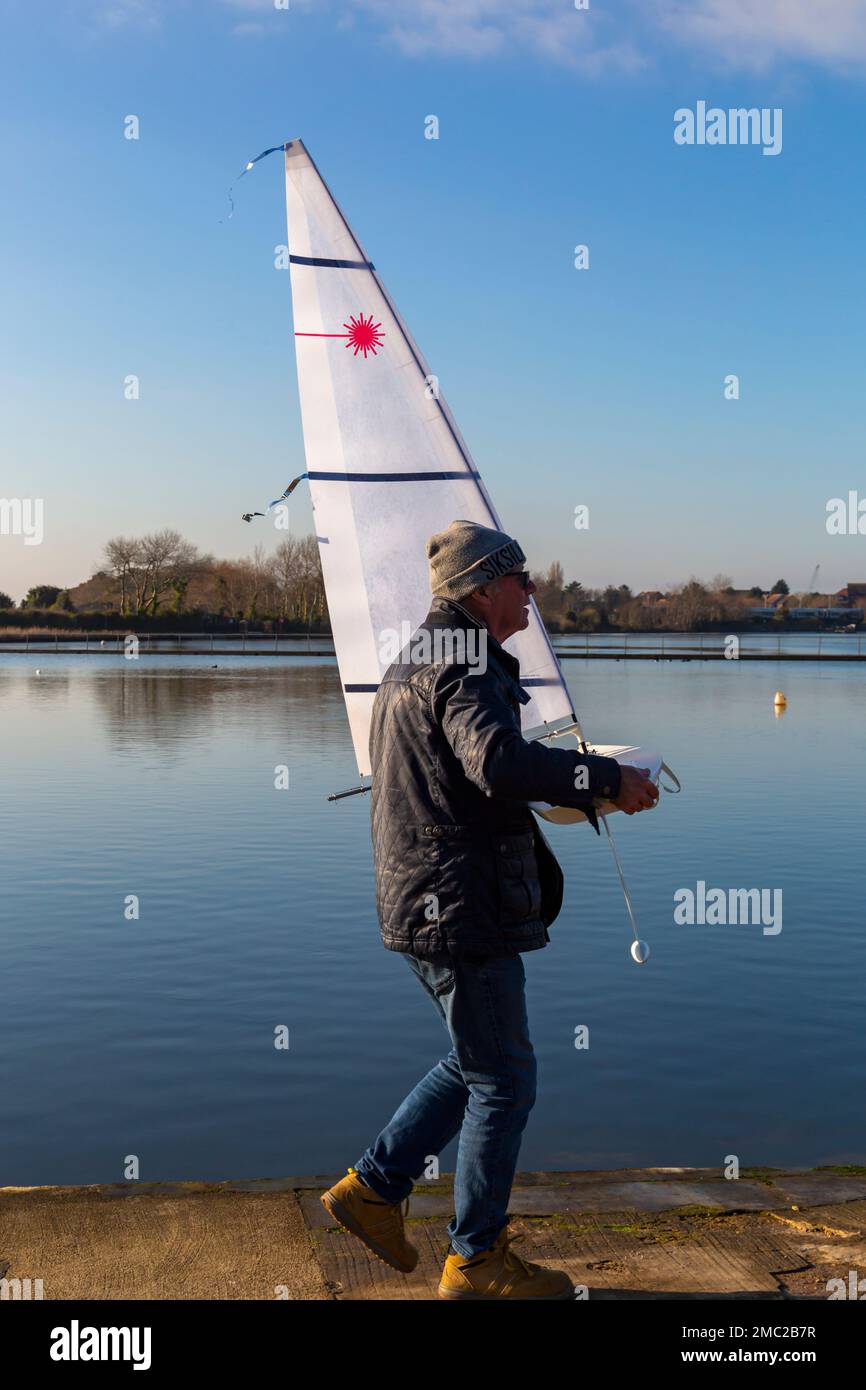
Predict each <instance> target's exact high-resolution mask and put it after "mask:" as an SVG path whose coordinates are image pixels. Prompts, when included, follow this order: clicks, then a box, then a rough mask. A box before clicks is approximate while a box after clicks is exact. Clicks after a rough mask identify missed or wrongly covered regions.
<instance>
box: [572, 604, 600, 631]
mask: <svg viewBox="0 0 866 1390" xmlns="http://www.w3.org/2000/svg"><path fill="white" fill-rule="evenodd" d="M577 626H578V628H579V630H580V631H581V632H594V631H595V629H596V628H597V627H600V626H601V614H600V613H599V611H598V609H597V608H593V607H592V606H588V607H586V608H582V609H581V611H580V612H579V613H578V615H577Z"/></svg>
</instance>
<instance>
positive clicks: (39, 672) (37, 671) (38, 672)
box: [36, 666, 42, 676]
mask: <svg viewBox="0 0 866 1390" xmlns="http://www.w3.org/2000/svg"><path fill="white" fill-rule="evenodd" d="M36 674H37V676H41V675H42V672H41V671H40V669H39V667H38V666H37V667H36Z"/></svg>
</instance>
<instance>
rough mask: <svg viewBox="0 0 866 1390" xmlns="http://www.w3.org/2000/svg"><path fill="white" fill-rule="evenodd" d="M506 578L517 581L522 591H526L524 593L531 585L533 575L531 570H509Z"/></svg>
mask: <svg viewBox="0 0 866 1390" xmlns="http://www.w3.org/2000/svg"><path fill="white" fill-rule="evenodd" d="M506 577H507V578H509V579H516V580H517V581H518V582H519V584H520V587H521V589H523V590H524V592H525V591H526V589H527V587H528V585H529V581H530V579H531V578H532V576H531V574H530V573H529V570H509V571H508V575H507V576H506Z"/></svg>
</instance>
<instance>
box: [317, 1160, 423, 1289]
mask: <svg viewBox="0 0 866 1390" xmlns="http://www.w3.org/2000/svg"><path fill="white" fill-rule="evenodd" d="M348 1173H349V1176H348V1177H346V1178H341V1180H340V1181H339V1182H338V1183H335V1184H334V1186H333V1187H329V1188H328V1191H327V1192H323V1193H322V1196H321V1198H320V1201H321V1203H322V1206H323V1207H324V1208H325V1211H326V1212H327V1213H328V1214H329V1216H332V1217H333V1218H334V1220H335V1221H339V1223H340V1225H341V1226H344V1227H345V1228H346V1230H347V1231H351V1233H352V1235H353V1236H357V1237H358V1239H359V1240H362V1241H363V1242H364V1244H365V1245H366V1246H367V1248H368V1249H369V1250H372V1252H373V1254H374V1255H376V1256H378V1258H379V1259H380V1260H382V1261H384V1263H385V1264H386V1265H390V1266H391V1268H392V1269H399V1270H401V1271H402V1273H403V1274H409V1273H411V1271H412V1270H413V1269H414V1268H415V1266H416V1264H417V1263H418V1251H417V1250H416V1249H415V1247H414V1245H410V1244H409V1242H408V1240H407V1239H406V1236H405V1234H404V1231H403V1217H404V1215H405V1214H406V1213H407V1212H408V1210H409V1198H408V1197H407V1198H406V1203H405V1211H401V1210H400V1205H401V1204H400V1203H399V1202H386V1201H385V1199H384V1197H379V1196H378V1195H377V1194H376V1193H375V1192H374V1191H373V1189H372V1188H371V1187H367V1185H366V1184H365V1183H363V1182H362V1181H361V1179H360V1178H359V1177H358V1174H357V1173H356V1172H355V1169H354V1168H350V1169H349V1170H348Z"/></svg>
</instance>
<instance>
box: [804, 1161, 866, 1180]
mask: <svg viewBox="0 0 866 1390" xmlns="http://www.w3.org/2000/svg"><path fill="white" fill-rule="evenodd" d="M810 1171H811V1172H813V1173H842V1174H844V1175H845V1176H846V1177H857V1178H862V1177H863V1176H864V1175H866V1163H821V1164H819V1166H818V1167H817V1168H812V1169H811V1170H810Z"/></svg>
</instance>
